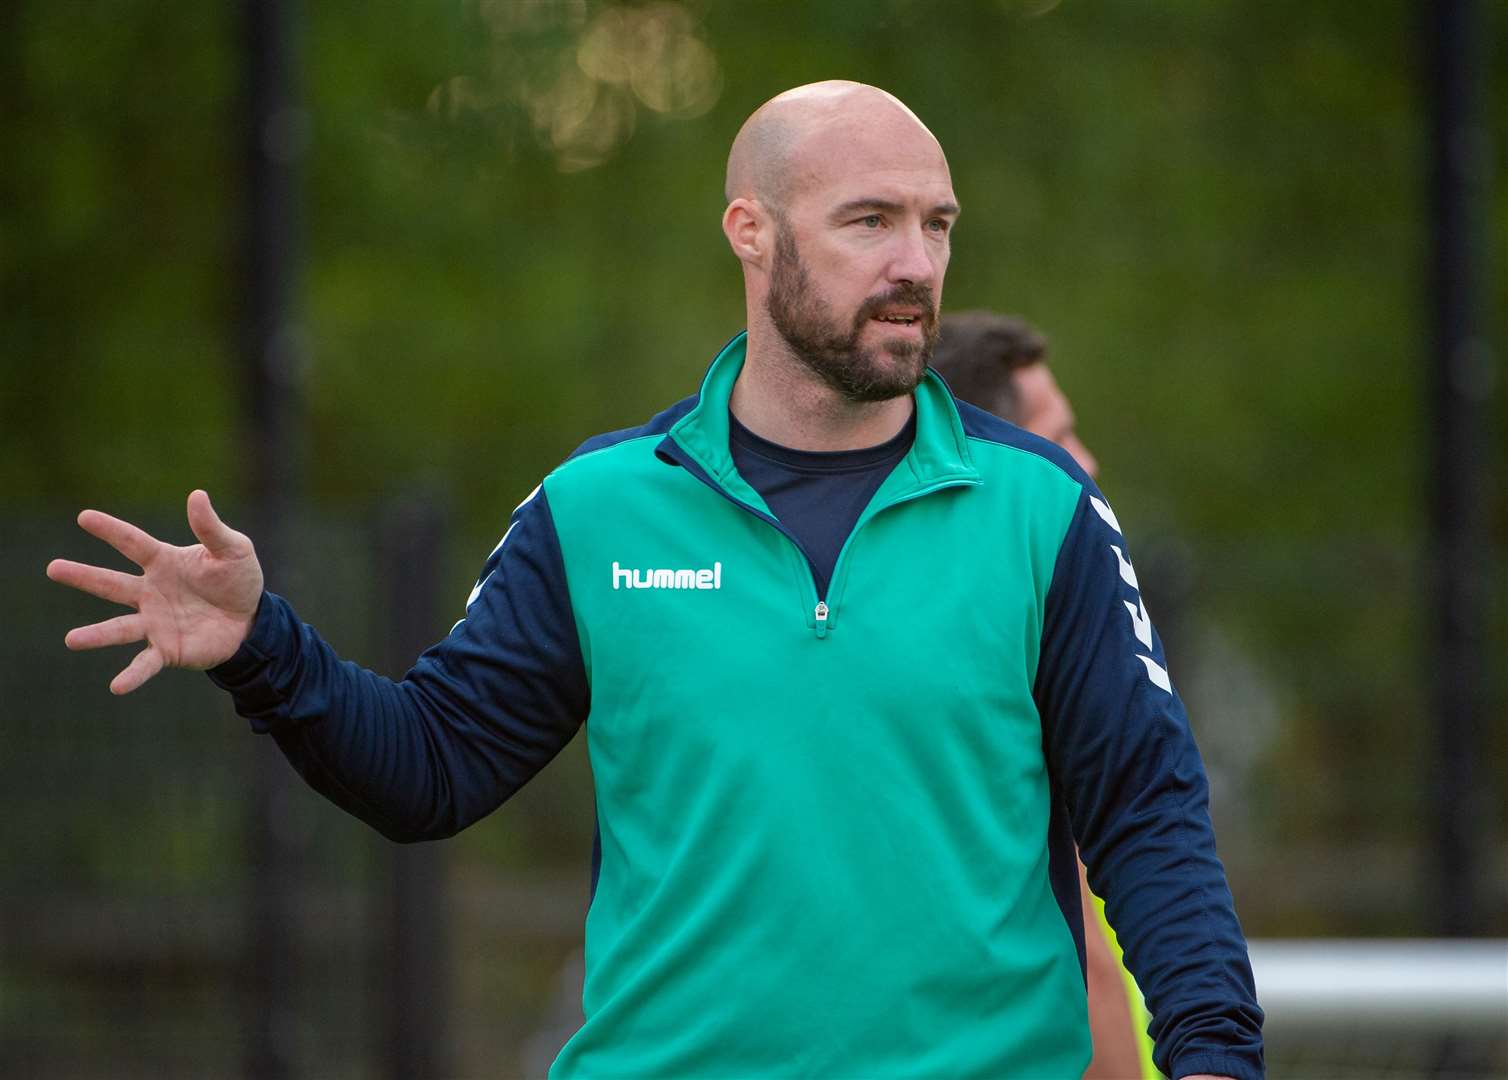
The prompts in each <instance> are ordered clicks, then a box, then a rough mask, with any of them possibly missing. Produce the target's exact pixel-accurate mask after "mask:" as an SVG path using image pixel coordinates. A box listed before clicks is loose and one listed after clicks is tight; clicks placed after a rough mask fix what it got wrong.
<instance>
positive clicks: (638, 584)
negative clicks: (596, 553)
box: [613, 562, 723, 589]
mask: <svg viewBox="0 0 1508 1080" xmlns="http://www.w3.org/2000/svg"><path fill="white" fill-rule="evenodd" d="M722 587H723V564H722V563H720V562H715V563H713V564H712V569H711V570H628V569H625V568H624V567H621V566H619V565H618V564H617V563H613V588H615V589H721V588H722Z"/></svg>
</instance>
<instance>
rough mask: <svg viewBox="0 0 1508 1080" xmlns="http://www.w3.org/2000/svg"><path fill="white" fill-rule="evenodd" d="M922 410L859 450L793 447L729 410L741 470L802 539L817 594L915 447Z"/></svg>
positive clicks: (823, 594)
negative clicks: (892, 432)
mask: <svg viewBox="0 0 1508 1080" xmlns="http://www.w3.org/2000/svg"><path fill="white" fill-rule="evenodd" d="M915 437H916V412H915V410H913V411H912V413H911V419H910V420H908V421H906V426H905V427H903V428H902V429H901V430H900V433H899V434H898V435H896V436H895V438H893V439H891V440H890V441H889V442H883V443H881V444H880V445H878V446H866V447H864V448H862V449H859V450H832V451H823V450H793V449H791V448H790V447H789V446H781V445H780V444H778V443H772V442H770V441H769V440H768V439H762V438H760V437H759V436H758V435H756V434H754V433H753V432H752V431H750V430H749V429H748V428H746V427H744V426H743V425H742V424H740V423H739V422H738V418H737V417H736V416H734V415H733V414H732V412H729V413H728V448H729V449H730V450H731V451H732V452H733V464H734V465H736V466H737V467H738V473H739V475H740V476H742V477H743V478H744V479H745V480H746V481H747V482H748V484H749V486H750V487H752V488H753V489H754V490H755V491H757V492H759V494H760V496H761V497H762V498H763V499H764V501H765V505H766V506H768V507H769V508H770V512H771V513H773V514H774V515H775V517H776V519H778V520H779V522H780V524H782V525H784V526H785V527H786V528H787V529H788V530H790V532H791V534H792V535H793V536H795V537H796V539H797V540H798V541H800V543H801V546H802V547H803V548H804V549H805V550H806V558H807V561H808V562H809V563H811V565H812V575H813V577H814V578H815V580H816V583H817V598H818V599H821V600H825V599H827V586H828V583H829V582H830V581H831V580H832V576H833V568H834V567H835V566H836V565H837V562H838V553H839V552H840V551H842V550H843V543H844V541H846V540H847V539H848V534H849V533H851V532H853V527H854V524H855V523H856V522H857V521H858V520H859V515H860V514H862V513H863V512H864V508H865V507H866V506H868V505H869V500H870V499H872V498H874V493H875V492H876V491H878V490H879V488H880V485H881V484H883V483H884V482H885V477H887V476H889V475H890V471H891V470H892V469H894V468H895V467H896V465H897V464H899V463H900V460H901V459H902V458H903V457H905V456H906V453H907V451H909V450H910V449H911V443H912V440H913V439H915Z"/></svg>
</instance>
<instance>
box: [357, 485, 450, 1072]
mask: <svg viewBox="0 0 1508 1080" xmlns="http://www.w3.org/2000/svg"><path fill="white" fill-rule="evenodd" d="M447 532H448V530H447V515H446V514H445V512H444V510H443V507H442V503H441V500H440V499H439V498H437V497H436V496H435V495H433V494H416V495H411V496H408V497H405V498H400V499H397V500H395V501H393V502H391V503H390V504H388V505H387V506H386V507H385V509H384V511H383V513H382V518H381V521H380V523H379V526H378V531H377V538H378V544H377V546H378V552H377V574H378V582H379V585H378V597H379V601H380V603H381V614H380V618H379V622H380V629H381V637H382V660H383V667H384V670H385V671H386V672H387V673H388V674H390V675H391V676H393V677H394V678H397V677H399V676H401V675H402V674H403V672H405V671H406V670H408V668H409V667H410V666H411V665H412V664H413V662H414V660H415V659H416V658H417V657H418V656H419V654H420V653H421V652H423V650H424V649H425V648H427V647H428V646H429V645H431V644H433V643H434V641H435V639H436V638H438V636H439V635H440V634H442V633H444V631H445V630H446V629H448V628H449V623H448V622H446V621H445V618H444V616H443V615H442V614H441V612H440V610H439V604H438V602H437V599H438V597H439V596H440V595H441V593H442V591H443V590H442V589H441V587H440V581H441V576H442V575H441V570H442V567H443V566H444V562H445V553H446V549H447V545H446V536H447ZM442 623H444V625H441V624H442ZM381 845H382V857H381V858H380V859H379V866H380V867H381V870H380V871H379V873H380V874H381V877H382V879H383V880H382V881H381V883H380V884H379V885H378V887H377V892H378V910H379V911H380V912H381V919H380V925H379V926H377V927H374V933H373V935H372V940H373V945H374V948H375V949H376V950H377V955H376V956H375V957H374V965H373V970H374V971H376V972H377V973H378V976H379V977H378V979H377V980H376V984H377V985H376V990H377V1000H376V1001H375V1002H374V1006H375V1010H376V1013H377V1019H378V1023H377V1025H376V1031H377V1039H378V1045H377V1047H376V1049H377V1052H378V1053H379V1055H380V1061H381V1063H382V1065H381V1068H380V1070H379V1071H380V1072H381V1073H382V1074H383V1075H386V1076H390V1077H393V1078H394V1080H431V1078H437V1077H441V1076H446V1075H450V1074H451V1073H452V1072H453V1070H452V1068H451V1066H450V1053H449V1047H448V1044H447V1032H446V1026H445V1018H446V1016H447V1015H448V1008H447V1004H448V1002H447V998H448V990H449V982H450V963H449V955H448V952H447V946H448V935H447V933H446V924H447V915H448V913H447V910H446V909H447V903H446V901H447V896H448V890H447V888H446V877H445V875H446V864H447V860H446V857H445V854H446V849H445V847H444V845H442V844H434V843H423V844H407V845H404V844H392V843H389V842H387V841H381Z"/></svg>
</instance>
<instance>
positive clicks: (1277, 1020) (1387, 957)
mask: <svg viewBox="0 0 1508 1080" xmlns="http://www.w3.org/2000/svg"><path fill="white" fill-rule="evenodd" d="M1250 947H1251V966H1252V972H1253V974H1254V975H1255V976H1256V980H1257V1000H1258V1002H1260V1003H1261V1005H1262V1008H1263V1009H1264V1010H1265V1011H1266V1013H1267V1018H1268V1023H1269V1025H1271V1026H1274V1027H1282V1028H1290V1027H1293V1028H1296V1027H1308V1026H1321V1025H1334V1024H1341V1023H1364V1024H1374V1023H1375V1024H1387V1025H1389V1026H1394V1025H1397V1026H1419V1027H1434V1028H1438V1027H1442V1026H1443V1027H1448V1028H1451V1029H1458V1030H1459V1029H1464V1028H1478V1027H1491V1028H1494V1029H1496V1030H1498V1031H1502V1030H1504V1029H1505V1028H1508V939H1505V938H1468V939H1462V940H1448V939H1442V940H1389V939H1378V940H1361V939H1320V938H1311V939H1307V940H1306V939H1295V940H1268V941H1253V942H1251V943H1250Z"/></svg>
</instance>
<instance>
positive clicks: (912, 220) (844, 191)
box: [765, 128, 958, 401]
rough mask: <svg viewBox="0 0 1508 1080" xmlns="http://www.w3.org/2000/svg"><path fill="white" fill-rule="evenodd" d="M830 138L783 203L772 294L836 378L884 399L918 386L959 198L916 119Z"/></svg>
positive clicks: (784, 333) (791, 332)
mask: <svg viewBox="0 0 1508 1080" xmlns="http://www.w3.org/2000/svg"><path fill="white" fill-rule="evenodd" d="M834 140H837V141H841V142H842V143H843V145H841V146H831V145H829V146H828V147H827V149H826V150H825V152H824V156H823V157H822V159H821V160H819V161H818V162H816V164H815V165H814V167H813V168H811V169H810V170H808V171H807V173H806V174H805V178H804V182H803V184H802V185H801V187H800V189H799V190H798V192H797V193H796V194H795V195H794V196H793V197H792V199H791V201H790V207H789V210H790V213H789V215H788V216H787V215H784V214H777V215H776V243H775V252H774V258H773V260H772V265H771V269H770V286H769V291H768V293H767V294H766V298H765V305H766V308H767V310H768V312H769V315H770V321H771V323H772V324H773V325H774V326H775V329H776V330H777V331H778V332H779V334H780V335H781V337H782V338H784V340H785V342H786V344H787V345H788V346H789V347H790V349H791V351H792V353H794V354H795V356H796V357H797V358H798V359H799V360H801V361H802V362H803V363H805V364H806V365H807V366H808V367H809V368H811V370H812V371H814V372H815V373H816V374H817V375H819V376H820V377H821V378H822V379H823V380H824V381H825V382H826V383H827V384H828V385H829V386H830V387H832V388H833V389H834V390H836V391H837V392H838V393H840V394H842V395H843V396H844V397H845V398H847V399H848V400H850V401H883V400H887V399H889V398H894V397H899V396H901V395H903V394H909V393H910V392H911V391H912V390H914V389H915V388H916V386H917V384H918V383H919V382H920V381H921V378H922V375H923V373H924V372H925V370H926V366H927V361H928V360H929V359H930V358H931V355H932V348H933V346H934V345H935V344H936V341H937V307H938V302H939V300H940V299H941V294H942V283H943V275H944V273H945V272H946V270H947V266H948V256H949V234H950V232H951V230H952V226H953V222H954V220H955V218H956V217H957V213H958V208H957V206H956V205H955V203H954V200H953V189H952V183H951V181H950V180H949V177H948V169H947V162H946V161H945V160H944V159H943V157H942V154H941V152H940V151H938V150H937V146H936V143H935V142H932V141H931V139H930V138H929V137H928V138H923V137H922V135H921V133H919V132H918V131H917V130H914V129H906V128H901V129H900V130H897V131H892V132H888V133H886V132H878V133H876V132H867V131H866V132H857V133H854V132H845V133H837V134H835V135H834ZM887 140H888V141H887ZM896 144H899V145H896Z"/></svg>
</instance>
